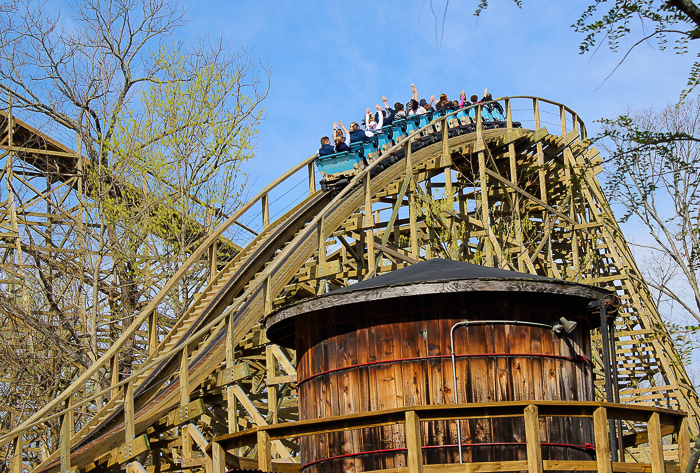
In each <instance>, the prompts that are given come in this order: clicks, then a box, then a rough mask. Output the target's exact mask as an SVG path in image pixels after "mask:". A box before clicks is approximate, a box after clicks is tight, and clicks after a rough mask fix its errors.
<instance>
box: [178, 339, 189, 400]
mask: <svg viewBox="0 0 700 473" xmlns="http://www.w3.org/2000/svg"><path fill="white" fill-rule="evenodd" d="M188 358H189V347H188V346H187V345H185V347H184V348H183V349H182V351H181V352H180V407H185V406H186V405H187V404H189V403H190V370H189V364H188V362H187V361H188V360H187V359H188Z"/></svg>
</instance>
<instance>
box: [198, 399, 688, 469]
mask: <svg viewBox="0 0 700 473" xmlns="http://www.w3.org/2000/svg"><path fill="white" fill-rule="evenodd" d="M493 417H499V418H503V417H523V418H524V422H525V435H526V447H527V458H526V459H525V460H515V461H493V462H479V463H462V464H449V465H424V464H423V456H422V453H421V452H422V447H423V444H422V439H421V435H420V432H421V430H420V422H426V421H436V420H442V421H444V420H457V419H484V418H493ZM542 417H588V418H592V419H593V427H594V432H595V452H596V460H595V461H579V460H576V461H570V460H569V461H567V460H543V459H542V446H541V443H540V418H542ZM610 419H614V420H617V419H619V420H624V421H632V422H635V423H637V424H639V423H646V424H647V430H646V431H644V432H635V433H632V434H630V435H627V436H625V446H626V447H631V446H635V445H641V444H644V443H648V444H649V457H650V462H649V463H636V462H635V463H632V462H625V461H620V462H612V460H611V450H610V444H609V443H608V428H609V424H608V420H610ZM391 424H405V425H406V429H405V432H406V434H405V435H406V437H405V439H406V447H407V462H406V463H407V465H408V466H407V467H403V468H394V469H392V470H391V472H392V473H398V472H407V473H422V472H431V471H440V472H452V471H454V472H461V473H464V472H469V473H478V472H484V473H485V472H501V471H528V472H529V473H542V472H543V471H545V470H550V471H552V470H554V471H581V470H587V471H598V472H601V473H613V472H615V473H683V472H684V471H685V469H686V467H687V465H688V462H689V459H690V450H691V448H690V434H689V430H688V420H687V414H686V413H685V412H681V411H672V410H669V409H660V408H656V407H647V406H639V405H625V404H613V403H607V402H569V401H512V402H499V403H479V404H447V405H435V406H412V407H403V408H396V409H388V410H383V411H376V412H368V413H362V414H350V415H345V416H337V417H330V418H324V419H314V420H306V421H299V422H292V423H287V424H276V425H267V426H260V427H257V428H253V429H249V430H246V431H243V432H237V433H234V434H228V435H224V436H220V437H216V438H214V439H212V441H211V442H210V443H209V445H208V447H207V449H206V452H207V458H206V464H207V471H208V472H212V473H223V472H224V471H226V467H225V456H226V451H228V450H232V449H235V448H240V447H245V446H253V445H256V444H257V447H258V465H257V466H258V468H259V469H260V470H263V471H274V470H278V469H279V464H276V465H275V466H274V470H273V463H272V456H271V449H270V442H271V441H272V440H283V439H291V438H298V437H304V436H308V435H317V434H327V433H330V432H339V431H347V430H355V429H362V428H368V427H379V426H386V425H391ZM673 434H676V443H677V445H678V456H679V461H678V462H664V452H663V445H664V443H663V442H662V438H663V437H666V436H668V435H673ZM668 443H669V442H666V444H668ZM623 460H624V459H623ZM300 466H301V465H295V467H296V468H299V467H300ZM288 469H289V468H284V471H287V470H288ZM280 471H281V470H280Z"/></svg>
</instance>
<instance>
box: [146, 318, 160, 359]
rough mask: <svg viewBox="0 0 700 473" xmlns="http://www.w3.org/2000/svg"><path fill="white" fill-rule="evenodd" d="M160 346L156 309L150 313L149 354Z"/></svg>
mask: <svg viewBox="0 0 700 473" xmlns="http://www.w3.org/2000/svg"><path fill="white" fill-rule="evenodd" d="M156 348H158V315H157V314H156V310H155V309H153V312H151V313H150V314H148V354H149V355H152V354H154V353H155V352H156Z"/></svg>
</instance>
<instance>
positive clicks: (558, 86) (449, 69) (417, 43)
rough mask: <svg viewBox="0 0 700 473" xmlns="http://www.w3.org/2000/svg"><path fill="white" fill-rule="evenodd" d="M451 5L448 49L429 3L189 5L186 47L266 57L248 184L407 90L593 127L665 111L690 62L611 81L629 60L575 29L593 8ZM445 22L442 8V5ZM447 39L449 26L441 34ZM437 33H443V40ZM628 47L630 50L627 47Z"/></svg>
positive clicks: (260, 181) (662, 62) (646, 51)
mask: <svg viewBox="0 0 700 473" xmlns="http://www.w3.org/2000/svg"><path fill="white" fill-rule="evenodd" d="M477 3H478V2H477V1H476V0H473V1H462V2H455V1H452V2H450V5H449V10H448V14H447V18H446V20H445V24H444V37H443V38H442V41H441V42H440V40H439V38H438V39H437V41H436V29H435V19H434V17H433V15H432V13H431V11H430V6H429V2H428V3H426V4H425V5H424V6H423V8H422V9H421V5H422V4H423V0H404V1H401V2H364V3H363V2H341V1H331V0H325V1H305V2H299V1H295V2H283V1H274V0H258V1H234V2H231V1H209V2H203V3H199V2H195V1H192V0H190V1H186V2H184V3H183V5H184V6H185V7H186V8H188V9H189V11H188V17H189V18H190V19H191V20H192V21H191V23H190V24H189V25H188V26H187V28H186V30H187V32H186V35H187V36H189V37H191V38H193V39H194V38H196V37H197V36H206V35H209V36H211V37H215V36H216V35H219V34H220V35H222V36H223V38H224V39H225V40H228V41H230V42H231V46H232V47H236V46H237V45H248V46H250V47H252V48H253V55H254V56H257V57H259V58H267V57H269V63H270V68H271V89H270V94H269V97H268V99H267V100H266V102H265V108H266V110H267V113H266V119H265V120H264V122H263V123H262V124H261V126H260V128H259V129H260V133H259V135H258V151H257V154H258V157H257V158H256V159H255V160H254V161H253V162H252V163H251V167H250V172H251V174H252V175H253V177H254V178H255V179H256V184H255V188H256V189H260V188H262V187H263V186H264V185H266V184H267V183H269V182H270V181H272V180H273V179H274V178H275V177H277V176H278V175H280V174H282V173H283V172H284V171H285V170H286V169H288V168H290V167H291V166H292V165H293V164H295V163H297V162H299V161H301V160H302V159H304V158H305V157H307V156H309V155H311V154H313V153H314V152H315V151H316V149H317V148H318V146H319V138H320V137H321V136H323V135H328V134H330V130H331V129H332V122H333V121H334V120H338V119H340V120H342V121H343V122H344V123H349V122H351V121H359V120H361V119H362V118H363V117H364V110H365V108H366V107H372V108H373V107H374V105H375V104H376V103H380V101H381V96H382V95H386V97H387V98H388V100H389V102H390V103H391V104H393V103H394V102H396V101H401V102H404V103H405V102H406V100H407V99H409V98H410V95H411V89H410V84H411V83H415V84H416V86H417V88H418V92H419V95H420V96H421V97H425V98H428V97H429V96H430V95H431V94H435V95H436V96H437V95H439V94H440V93H442V92H445V93H447V94H448V96H449V97H450V98H457V96H458V95H459V92H460V91H461V90H462V89H464V90H465V91H466V92H467V94H468V95H471V94H472V93H475V94H479V96H481V94H482V92H483V90H484V88H485V87H488V88H489V91H491V92H492V93H493V94H494V97H498V96H505V95H535V96H540V97H544V98H548V99H551V100H555V101H558V102H562V103H564V104H566V105H568V106H569V107H570V108H572V109H573V110H575V111H576V112H578V113H579V116H581V117H582V118H583V119H584V120H585V121H586V122H587V124H588V130H589V132H590V131H591V130H592V131H595V125H594V124H593V121H594V120H595V119H598V118H600V117H605V116H607V117H610V116H615V115H616V114H619V113H622V112H624V110H625V109H626V108H627V107H628V106H630V107H635V108H647V107H649V106H652V105H653V106H655V107H656V108H663V106H665V105H666V103H667V102H669V101H674V100H677V99H678V95H679V93H680V91H681V90H682V89H683V86H684V84H685V80H686V77H687V73H688V67H689V64H690V59H691V58H690V57H689V56H684V57H679V56H676V55H674V54H673V52H672V51H666V52H659V51H657V50H656V49H655V48H653V47H651V46H650V45H642V46H640V47H639V48H638V49H637V50H635V52H634V53H633V54H632V55H631V56H630V57H629V58H628V59H627V60H626V61H625V62H624V63H623V64H622V66H621V67H620V68H619V69H618V70H617V71H616V72H615V73H614V74H613V75H612V77H610V78H609V79H608V80H605V78H606V77H607V76H608V75H609V74H610V73H611V72H612V71H613V69H614V67H615V66H616V65H617V63H618V62H619V60H620V58H621V57H622V53H618V54H613V53H611V52H609V51H608V50H607V48H606V47H601V48H600V49H599V50H598V52H597V53H596V54H595V55H591V54H586V55H580V54H578V46H579V42H580V41H581V39H582V36H581V35H579V34H577V33H575V32H574V31H573V29H572V28H571V27H570V25H571V24H572V23H574V22H575V21H576V19H577V18H578V15H579V14H580V12H581V11H582V10H583V9H584V8H585V6H586V5H587V3H589V2H586V1H566V2H562V1H545V0H540V1H537V2H535V1H526V2H524V3H525V5H524V6H523V8H522V9H518V8H517V7H516V6H515V5H514V4H513V3H512V2H510V1H508V0H492V2H491V3H492V5H491V7H490V8H489V9H488V10H487V11H486V12H484V13H483V14H482V16H481V17H480V18H479V19H478V21H477V18H476V17H474V16H473V11H474V8H475V6H476V4H477ZM433 4H434V6H435V9H436V13H437V14H438V16H440V15H441V11H442V8H443V6H444V0H433ZM441 27H442V21H441V19H439V20H438V28H441ZM439 34H440V32H439V31H438V35H439ZM623 46H624V43H623Z"/></svg>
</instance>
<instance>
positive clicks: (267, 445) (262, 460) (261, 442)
mask: <svg viewBox="0 0 700 473" xmlns="http://www.w3.org/2000/svg"><path fill="white" fill-rule="evenodd" d="M271 454H272V443H271V442H270V434H268V433H267V432H265V431H264V430H258V469H259V470H262V471H272V455H271Z"/></svg>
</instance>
